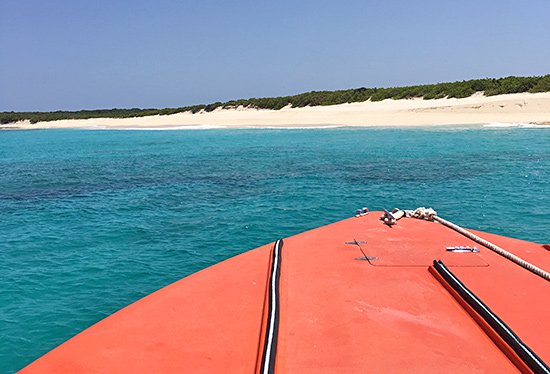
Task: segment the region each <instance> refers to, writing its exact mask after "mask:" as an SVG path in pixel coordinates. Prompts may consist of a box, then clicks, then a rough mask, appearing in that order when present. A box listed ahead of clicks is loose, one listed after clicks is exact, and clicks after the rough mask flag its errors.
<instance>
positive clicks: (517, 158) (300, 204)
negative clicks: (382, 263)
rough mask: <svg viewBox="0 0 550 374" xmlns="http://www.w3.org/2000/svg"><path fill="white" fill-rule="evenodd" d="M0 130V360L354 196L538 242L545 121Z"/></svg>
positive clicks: (547, 170)
mask: <svg viewBox="0 0 550 374" xmlns="http://www.w3.org/2000/svg"><path fill="white" fill-rule="evenodd" d="M489 129H490V127H489ZM0 144H1V145H2V146H1V147H0V170H1V172H0V227H1V230H0V267H1V270H0V274H1V276H0V340H1V341H2V343H1V344H0V372H1V373H10V372H14V371H15V370H17V369H20V368H21V367H23V366H24V365H26V364H28V363H29V362H30V361H32V360H34V359H36V358H37V357H39V356H41V355H43V354H44V353H46V352H47V351H49V350H50V349H52V348H54V347H55V346H57V345H58V344H60V343H62V342H63V341H65V340H67V339H68V338H70V337H71V336H73V335H74V334H76V333H77V332H79V331H82V330H83V329H84V328H86V327H88V326H90V325H91V324H93V323H95V322H97V321H98V320H100V319H101V318H104V317H105V316H107V315H109V314H111V313H113V312H114V311H116V310H118V309H120V308H122V307H124V306H125V305H127V304H129V303H131V302H132V301H135V300H137V299H138V298H140V297H143V296H145V295H147V294H149V293H151V292H152V291H155V290H156V289H158V288H160V287H163V286H165V285H167V284H169V283H171V282H174V281H176V280H178V279H180V278H182V277H184V276H186V275H188V274H191V273H193V272H195V271H197V270H200V269H202V268H204V267H206V266H209V265H212V264H215V263H217V262H219V261H221V260H223V259H226V258H228V257H230V256H233V255H235V254H238V253H241V252H243V251H245V250H248V249H251V248H255V247H257V246H260V245H262V244H265V243H268V242H271V241H273V240H275V239H277V238H280V237H286V236H289V235H292V234H296V233H299V232H302V231H304V230H307V229H311V228H314V227H317V226H320V225H323V224H328V223H330V222H334V221H336V220H340V219H343V218H346V217H349V216H350V215H352V214H353V213H354V212H355V209H357V208H360V207H363V206H367V207H369V209H371V210H374V209H377V210H379V209H381V208H383V207H385V208H388V209H391V208H393V207H395V206H398V207H402V208H415V207H418V206H431V207H433V208H434V209H436V210H437V211H438V212H439V213H440V214H441V216H442V217H444V218H447V219H449V220H451V221H453V222H456V223H457V224H460V225H463V226H466V227H470V228H474V229H480V230H486V231H491V232H495V233H499V234H504V235H508V236H512V237H518V238H523V239H527V240H532V241H538V242H549V241H550V238H549V237H548V232H549V230H548V229H549V227H550V215H548V214H547V212H548V211H550V201H549V200H550V199H548V196H549V195H550V188H549V186H550V185H549V183H550V182H549V181H550V147H548V144H550V132H548V131H531V130H530V129H524V128H519V127H514V128H505V129H500V130H499V131H488V129H487V128H483V127H481V126H477V127H472V126H465V127H460V126H456V127H452V128H449V127H445V128H443V127H437V128H431V129H430V128H413V129H403V128H400V129H395V128H394V129H390V128H332V129H309V128H308V129H293V130H281V129H280V128H278V129H272V130H260V129H249V130H233V129H232V130H229V129H208V130H200V129H197V130H196V131H85V130H49V131H41V130H37V131H30V132H25V131H4V132H0Z"/></svg>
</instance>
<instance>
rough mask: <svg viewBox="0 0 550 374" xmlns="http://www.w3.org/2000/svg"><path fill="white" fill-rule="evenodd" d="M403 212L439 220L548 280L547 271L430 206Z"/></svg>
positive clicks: (549, 277) (406, 214)
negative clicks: (438, 213)
mask: <svg viewBox="0 0 550 374" xmlns="http://www.w3.org/2000/svg"><path fill="white" fill-rule="evenodd" d="M404 212H405V216H406V217H412V218H418V219H426V220H428V221H436V222H439V223H441V224H442V225H444V226H447V227H449V228H451V229H453V230H455V231H457V232H459V233H461V234H462V235H464V236H466V237H467V238H470V239H472V240H473V241H475V242H476V243H479V244H481V245H483V246H484V247H486V248H489V249H490V250H492V251H493V252H496V253H498V254H499V255H501V256H502V257H505V258H507V259H508V260H510V261H512V262H513V263H515V264H517V265H519V266H521V267H523V268H525V269H527V270H529V271H530V272H532V273H534V274H536V275H538V276H539V277H542V278H544V279H546V280H547V281H550V273H549V272H547V271H545V270H543V269H541V268H539V267H537V266H535V265H533V264H532V263H530V262H528V261H525V260H524V259H522V258H520V257H518V256H516V255H514V254H512V253H510V252H508V251H507V250H505V249H503V248H501V247H499V246H498V245H496V244H493V243H491V242H490V241H488V240H485V239H483V238H481V237H479V236H477V235H476V234H474V233H472V232H470V231H468V230H466V229H464V228H462V227H460V226H458V225H457V224H454V223H452V222H450V221H447V220H446V219H443V218H441V217H439V216H438V215H437V212H436V211H435V210H433V209H431V208H424V207H421V208H417V209H415V210H405V211H404Z"/></svg>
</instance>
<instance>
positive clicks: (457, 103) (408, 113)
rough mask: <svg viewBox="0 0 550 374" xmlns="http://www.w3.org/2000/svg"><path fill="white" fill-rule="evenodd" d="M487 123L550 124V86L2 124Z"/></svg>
mask: <svg viewBox="0 0 550 374" xmlns="http://www.w3.org/2000/svg"><path fill="white" fill-rule="evenodd" d="M486 123H501V124H507V123H539V124H550V92H546V93H536V94H530V93H520V94H509V95H499V96H490V97H485V96H483V95H482V94H480V93H478V94H475V95H473V96H471V97H468V98H463V99H437V100H422V99H409V100H391V99H388V100H384V101H380V102H370V101H367V102H362V103H351V104H340V105H332V106H316V107H305V108H290V107H286V108H283V109H281V110H277V111H275V110H264V109H260V110H258V109H247V108H235V109H218V110H215V111H213V112H210V113H206V112H201V113H196V114H192V113H189V112H187V113H178V114H173V115H167V116H149V117H139V118H124V119H113V118H99V119H87V120H62V121H53V122H39V123H36V124H30V123H28V122H19V123H16V124H11V125H4V126H2V128H20V129H45V128H88V129H94V128H98V129H101V128H106V129H168V128H208V127H236V128H250V127H318V126H426V125H453V124H454V125H456V124H465V125H466V124H486Z"/></svg>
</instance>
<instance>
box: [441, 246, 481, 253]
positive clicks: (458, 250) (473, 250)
mask: <svg viewBox="0 0 550 374" xmlns="http://www.w3.org/2000/svg"><path fill="white" fill-rule="evenodd" d="M447 252H454V253H462V252H471V253H478V252H479V249H477V247H473V248H472V247H463V246H454V247H447Z"/></svg>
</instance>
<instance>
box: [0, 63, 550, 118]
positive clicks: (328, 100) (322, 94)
mask: <svg viewBox="0 0 550 374" xmlns="http://www.w3.org/2000/svg"><path fill="white" fill-rule="evenodd" d="M477 92H483V94H484V95H485V96H492V95H500V94H510V93H520V92H532V93H535V92H550V74H548V75H544V76H534V77H514V76H510V77H505V78H498V79H495V78H485V79H471V80H465V81H458V82H447V83H436V84H425V85H418V86H406V87H388V88H376V87H375V88H365V87H360V88H354V89H349V90H337V91H311V92H305V93H301V94H298V95H293V96H281V97H264V98H250V99H241V100H231V101H227V102H215V103H212V104H201V105H192V106H184V107H179V108H165V109H140V108H131V109H118V108H114V109H97V110H78V111H55V112H0V124H6V123H12V122H17V121H23V120H29V121H30V122H31V123H36V122H42V121H56V120H62V119H88V118H130V117H145V116H154V115H168V114H175V113H181V112H191V113H198V112H200V111H205V112H211V111H213V110H214V109H217V108H236V107H238V106H243V107H246V108H256V109H274V110H279V109H281V108H283V107H286V106H292V107H294V108H300V107H305V106H317V105H336V104H344V103H354V102H362V101H367V100H371V101H381V100H384V99H394V100H399V99H412V98H424V100H430V99H440V98H445V97H449V98H450V97H454V98H462V97H468V96H471V95H473V94H474V93H477Z"/></svg>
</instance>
